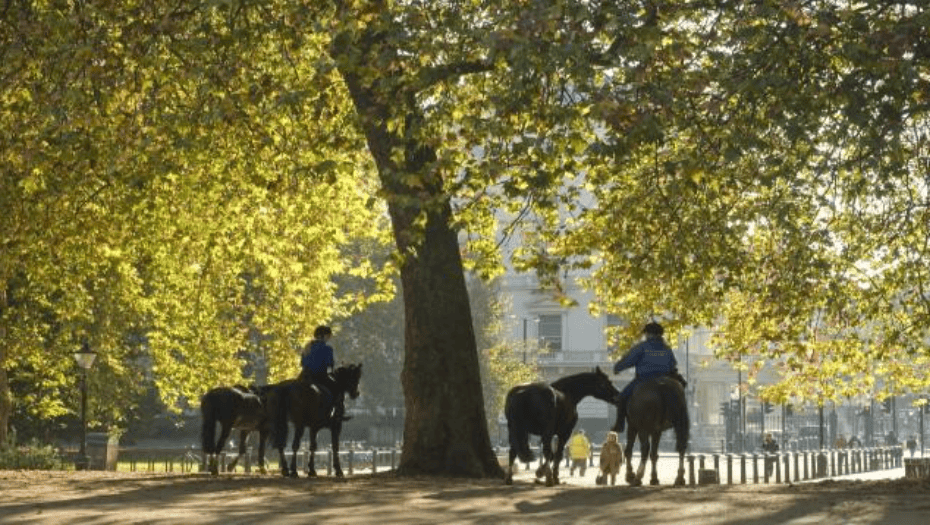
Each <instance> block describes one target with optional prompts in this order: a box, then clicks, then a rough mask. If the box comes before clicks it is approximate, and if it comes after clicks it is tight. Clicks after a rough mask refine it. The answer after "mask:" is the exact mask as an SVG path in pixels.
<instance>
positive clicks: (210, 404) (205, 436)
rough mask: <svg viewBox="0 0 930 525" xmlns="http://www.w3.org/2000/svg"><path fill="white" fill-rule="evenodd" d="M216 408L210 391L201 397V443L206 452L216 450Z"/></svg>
mask: <svg viewBox="0 0 930 525" xmlns="http://www.w3.org/2000/svg"><path fill="white" fill-rule="evenodd" d="M216 409H217V407H216V405H215V404H214V401H213V396H211V395H210V392H207V393H206V394H204V395H203V396H202V397H201V398H200V415H201V419H202V420H203V423H202V426H201V428H200V443H201V446H202V447H203V453H204V454H213V453H215V452H216V451H215V448H216Z"/></svg>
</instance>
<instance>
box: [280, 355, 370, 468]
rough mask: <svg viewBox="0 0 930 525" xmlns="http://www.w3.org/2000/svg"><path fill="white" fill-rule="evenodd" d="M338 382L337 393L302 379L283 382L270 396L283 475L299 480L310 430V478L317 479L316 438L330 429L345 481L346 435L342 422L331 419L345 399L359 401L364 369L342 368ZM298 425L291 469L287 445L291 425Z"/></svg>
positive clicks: (337, 373)
mask: <svg viewBox="0 0 930 525" xmlns="http://www.w3.org/2000/svg"><path fill="white" fill-rule="evenodd" d="M333 378H334V379H335V381H336V385H337V386H336V390H335V391H334V392H331V393H330V392H328V391H327V389H325V388H323V387H320V386H319V385H316V384H313V383H311V382H310V381H309V380H305V379H303V378H302V377H301V378H298V379H291V380H288V381H283V382H281V383H278V384H277V385H275V386H274V388H273V389H272V390H271V391H270V392H269V395H268V410H269V413H270V414H271V415H272V417H273V418H274V428H273V431H272V435H273V436H274V446H275V448H277V449H278V454H280V461H281V473H282V474H283V475H285V476H291V477H297V449H298V448H299V447H300V440H301V439H303V435H304V428H305V427H309V428H310V461H309V463H308V464H307V475H308V476H316V467H315V456H316V434H317V432H319V431H320V429H321V428H326V427H328V428H329V435H330V441H331V442H332V447H333V468H334V469H335V471H336V476H337V477H340V478H341V477H342V467H341V466H340V464H339V434H340V433H341V432H342V419H341V418H332V419H331V418H330V413H331V412H332V410H333V402H334V400H336V399H340V398H344V396H345V395H346V394H349V396H350V397H351V398H352V399H355V398H357V397H358V384H359V381H360V380H361V378H362V365H361V364H357V365H348V366H341V367H339V368H337V369H336V370H335V371H334V372H333ZM288 421H290V422H291V423H293V424H294V440H293V442H292V444H291V450H292V451H293V453H294V455H293V457H291V464H290V467H288V465H287V459H286V458H285V457H284V445H285V442H286V441H287V423H288Z"/></svg>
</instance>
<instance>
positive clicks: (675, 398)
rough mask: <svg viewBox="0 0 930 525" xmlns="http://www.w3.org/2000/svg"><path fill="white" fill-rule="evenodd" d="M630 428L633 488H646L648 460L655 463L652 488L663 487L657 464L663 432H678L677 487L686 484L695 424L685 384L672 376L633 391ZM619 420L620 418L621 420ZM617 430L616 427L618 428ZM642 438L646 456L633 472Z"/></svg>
mask: <svg viewBox="0 0 930 525" xmlns="http://www.w3.org/2000/svg"><path fill="white" fill-rule="evenodd" d="M627 420H628V421H629V427H628V428H627V434H626V450H625V453H626V481H627V483H629V484H630V485H634V486H635V485H642V483H643V474H645V472H646V458H647V457H649V458H650V459H651V460H652V479H651V480H650V482H649V483H650V484H651V485H658V484H659V476H658V473H657V472H656V461H658V459H659V439H660V438H661V437H662V432H664V431H665V430H668V429H670V428H674V429H675V450H676V451H677V452H678V477H677V478H675V485H684V484H685V451H686V450H687V449H688V440H689V439H690V437H689V433H690V429H691V423H690V420H689V418H688V405H687V403H686V401H685V390H684V387H682V385H681V383H680V382H679V381H678V380H676V379H674V378H673V377H670V376H661V377H657V378H654V379H650V380H648V381H646V382H644V383H642V384H640V385H637V386H636V388H634V389H633V395H632V396H631V397H630V401H629V406H628V407H627ZM618 421H619V419H618ZM614 430H615V431H616V426H615V427H614ZM637 437H638V438H639V444H640V449H641V450H642V457H641V458H640V462H639V468H638V469H637V470H636V473H635V474H634V473H633V461H632V457H633V444H634V443H635V442H636V438H637Z"/></svg>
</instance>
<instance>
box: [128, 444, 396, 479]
mask: <svg viewBox="0 0 930 525" xmlns="http://www.w3.org/2000/svg"><path fill="white" fill-rule="evenodd" d="M237 455H238V453H237V452H236V451H235V450H232V451H226V452H223V453H222V454H220V457H219V465H220V470H221V471H223V472H225V471H226V470H227V467H228V466H229V465H230V464H231V463H232V461H233V459H235V458H236V456H237ZM285 457H286V459H287V461H290V460H291V459H292V458H293V452H291V451H290V450H286V451H285ZM399 459H400V451H398V450H396V449H361V450H358V449H348V450H340V452H339V462H340V464H341V466H342V468H343V471H344V472H346V473H347V474H349V475H351V474H353V473H355V472H356V471H359V472H368V473H376V472H379V471H386V470H393V469H395V468H396V467H397V464H398V461H399ZM269 460H270V461H269ZM309 462H310V450H309V448H307V447H301V448H300V449H299V450H298V451H297V468H298V470H299V471H306V469H307V465H308V464H309ZM118 463H119V464H120V466H121V467H122V468H126V469H128V470H129V471H131V472H182V473H185V472H203V471H206V470H207V468H206V467H207V465H206V457H205V456H204V454H203V453H202V452H201V451H200V450H199V449H197V448H195V447H191V448H180V449H179V448H136V447H126V448H120V449H119V461H118ZM265 465H266V468H267V469H268V470H269V471H270V470H276V469H277V468H278V457H277V453H275V454H273V455H267V454H266V457H265ZM314 466H315V467H316V470H317V471H318V472H322V471H325V472H326V474H327V475H332V473H333V452H332V450H331V449H317V452H316V457H315V461H314ZM257 467H258V457H257V453H256V452H255V450H254V449H252V447H249V451H248V453H246V454H245V456H244V457H243V458H242V461H241V462H240V463H239V464H238V465H237V467H236V468H237V469H241V470H242V471H243V472H246V473H251V472H252V471H253V470H254V469H256V468H257Z"/></svg>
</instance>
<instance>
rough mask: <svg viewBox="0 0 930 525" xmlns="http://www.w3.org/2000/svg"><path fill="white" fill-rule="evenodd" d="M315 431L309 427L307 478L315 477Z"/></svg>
mask: <svg viewBox="0 0 930 525" xmlns="http://www.w3.org/2000/svg"><path fill="white" fill-rule="evenodd" d="M316 432H317V431H316V430H314V429H313V427H312V426H311V427H310V460H309V461H308V462H307V476H309V477H311V478H313V477H316Z"/></svg>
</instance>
